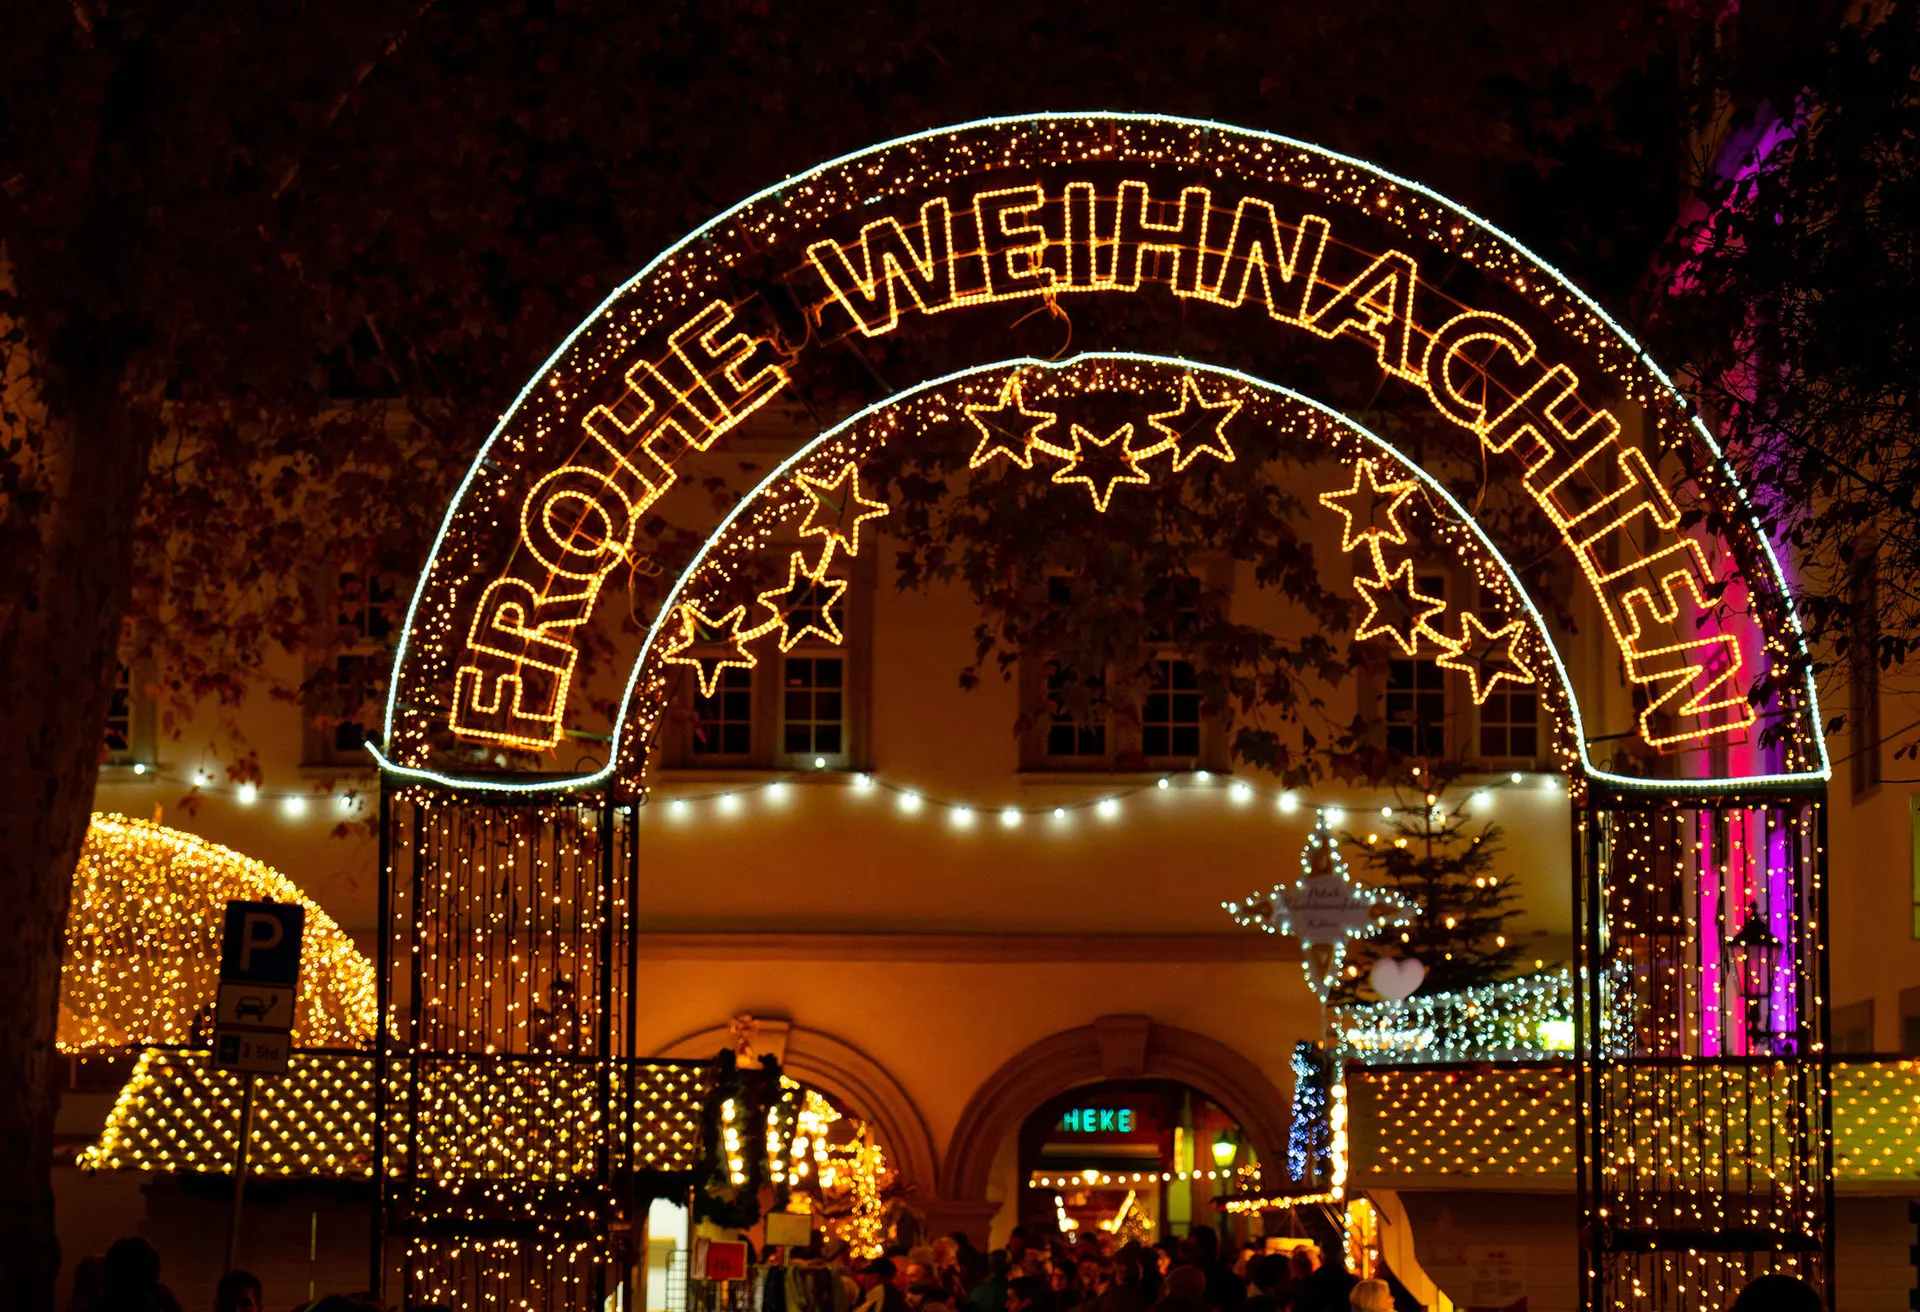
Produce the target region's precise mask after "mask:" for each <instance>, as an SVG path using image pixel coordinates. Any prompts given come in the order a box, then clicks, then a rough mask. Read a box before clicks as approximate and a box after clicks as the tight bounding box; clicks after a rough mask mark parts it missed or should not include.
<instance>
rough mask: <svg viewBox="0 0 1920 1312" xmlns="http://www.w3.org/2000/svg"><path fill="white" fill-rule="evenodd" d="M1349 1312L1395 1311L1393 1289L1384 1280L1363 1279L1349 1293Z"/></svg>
mask: <svg viewBox="0 0 1920 1312" xmlns="http://www.w3.org/2000/svg"><path fill="white" fill-rule="evenodd" d="M1347 1308H1348V1312H1393V1291H1392V1290H1391V1289H1388V1288H1387V1282H1386V1281H1384V1280H1362V1281H1361V1282H1360V1283H1359V1284H1357V1285H1355V1286H1354V1287H1353V1289H1352V1291H1351V1292H1350V1293H1348V1295H1347Z"/></svg>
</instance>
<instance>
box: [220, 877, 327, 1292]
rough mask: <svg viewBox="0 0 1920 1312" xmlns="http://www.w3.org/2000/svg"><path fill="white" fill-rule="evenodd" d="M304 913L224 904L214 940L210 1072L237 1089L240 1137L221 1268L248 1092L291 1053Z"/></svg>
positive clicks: (243, 1186) (235, 1256) (233, 1231)
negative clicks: (236, 1082) (235, 1081)
mask: <svg viewBox="0 0 1920 1312" xmlns="http://www.w3.org/2000/svg"><path fill="white" fill-rule="evenodd" d="M306 923H307V909H306V908H305V907H304V906H301V905H300V904H299V903H297V902H291V903H290V902H229V903H227V916H226V924H225V929H224V932H223V934H222V935H221V940H220V986H219V993H218V994H217V996H216V999H215V1005H214V1022H213V1064H214V1066H215V1067H216V1068H217V1069H219V1070H226V1071H237V1072H239V1073H240V1078H241V1081H242V1091H241V1099H240V1136H239V1142H238V1143H237V1144H236V1145H235V1148H234V1153H233V1224H232V1226H231V1228H230V1229H229V1230H228V1231H227V1266H226V1269H227V1270H229V1271H231V1270H233V1269H234V1264H235V1263H236V1262H237V1261H239V1258H240V1210H241V1207H242V1205H243V1204H244V1203H245V1201H246V1192H247V1166H248V1158H249V1155H250V1153H251V1151H252V1147H253V1085H254V1081H255V1079H256V1078H258V1077H259V1076H261V1075H285V1074H286V1073H287V1065H288V1062H289V1061H290V1060H291V1058H292V1053H293V1005H294V998H295V997H296V995H297V993H298V989H299V984H300V939H301V935H302V933H303V932H304V931H305V929H306Z"/></svg>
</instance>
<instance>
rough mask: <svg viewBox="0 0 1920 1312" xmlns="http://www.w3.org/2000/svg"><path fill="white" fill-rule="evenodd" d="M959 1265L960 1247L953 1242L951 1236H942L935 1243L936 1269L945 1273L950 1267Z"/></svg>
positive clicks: (934, 1259) (934, 1258) (934, 1261)
mask: <svg viewBox="0 0 1920 1312" xmlns="http://www.w3.org/2000/svg"><path fill="white" fill-rule="evenodd" d="M959 1263H960V1245H959V1244H956V1243H955V1242H954V1241H953V1237H952V1236H951V1235H941V1236H940V1237H939V1238H938V1239H936V1240H934V1241H933V1264H934V1266H935V1267H937V1268H938V1269H940V1270H942V1271H944V1270H946V1269H947V1268H948V1267H951V1266H958V1265H959Z"/></svg>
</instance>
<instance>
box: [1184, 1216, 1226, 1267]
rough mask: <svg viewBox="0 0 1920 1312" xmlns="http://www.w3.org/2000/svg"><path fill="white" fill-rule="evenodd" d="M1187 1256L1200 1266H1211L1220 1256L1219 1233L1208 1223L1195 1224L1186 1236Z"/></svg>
mask: <svg viewBox="0 0 1920 1312" xmlns="http://www.w3.org/2000/svg"><path fill="white" fill-rule="evenodd" d="M1187 1247H1188V1250H1189V1252H1188V1256H1189V1257H1191V1258H1192V1259H1193V1260H1194V1261H1195V1262H1197V1263H1199V1264H1200V1265H1201V1266H1211V1265H1212V1264H1213V1263H1214V1262H1215V1261H1216V1260H1217V1259H1218V1258H1219V1256H1220V1234H1219V1232H1218V1231H1217V1230H1215V1229H1214V1228H1213V1227H1212V1226H1210V1225H1197V1226H1195V1227H1194V1228H1193V1233H1192V1234H1191V1235H1188V1236H1187Z"/></svg>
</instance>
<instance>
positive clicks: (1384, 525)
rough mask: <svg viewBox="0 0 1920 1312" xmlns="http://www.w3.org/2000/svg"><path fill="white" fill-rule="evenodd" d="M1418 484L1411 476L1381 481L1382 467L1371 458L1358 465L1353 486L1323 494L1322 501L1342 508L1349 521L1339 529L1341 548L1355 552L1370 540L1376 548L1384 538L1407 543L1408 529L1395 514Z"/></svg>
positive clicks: (1325, 504) (1329, 505)
mask: <svg viewBox="0 0 1920 1312" xmlns="http://www.w3.org/2000/svg"><path fill="white" fill-rule="evenodd" d="M1417 486H1418V484H1416V483H1415V482H1414V481H1413V480H1412V479H1410V478H1403V479H1401V480H1399V481H1398V482H1394V483H1382V482H1381V481H1380V473H1379V466H1378V464H1377V463H1376V462H1374V461H1372V460H1362V461H1360V462H1359V463H1357V464H1355V465H1354V467H1353V486H1352V487H1350V488H1348V489H1347V490H1346V491H1344V492H1322V493H1321V494H1320V504H1321V505H1323V506H1325V507H1327V509H1329V510H1337V511H1339V512H1340V515H1341V518H1342V519H1344V520H1345V521H1346V524H1345V526H1344V527H1343V528H1342V529H1341V530H1340V550H1342V551H1352V550H1354V549H1355V548H1357V547H1359V546H1360V545H1361V544H1362V543H1368V544H1371V545H1372V546H1373V547H1374V549H1375V550H1376V551H1377V550H1378V549H1379V544H1380V542H1381V541H1382V540H1385V541H1387V542H1397V543H1399V544H1401V545H1402V546H1405V545H1406V541H1407V531H1406V530H1405V529H1404V528H1402V527H1400V521H1399V520H1398V519H1396V518H1395V514H1396V512H1398V511H1399V509H1400V507H1401V505H1402V504H1403V503H1405V501H1406V499H1407V498H1408V497H1410V496H1412V495H1413V492H1414V489H1415V487H1417ZM1376 559H1377V557H1376Z"/></svg>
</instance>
